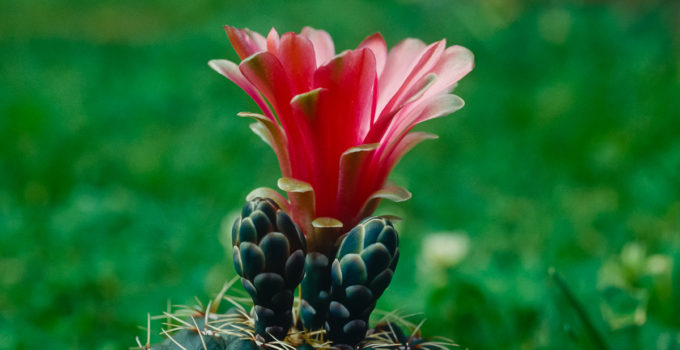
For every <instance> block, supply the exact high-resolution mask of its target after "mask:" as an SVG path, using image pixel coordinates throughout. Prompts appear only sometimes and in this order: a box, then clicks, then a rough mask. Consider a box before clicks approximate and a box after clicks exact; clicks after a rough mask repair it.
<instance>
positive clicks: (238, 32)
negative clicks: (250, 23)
mask: <svg viewBox="0 0 680 350" xmlns="http://www.w3.org/2000/svg"><path fill="white" fill-rule="evenodd" d="M224 30H225V31H226V32H227V37H229V42H231V46H232V47H233V48H234V51H236V54H237V55H238V57H240V58H241V59H245V58H246V57H248V56H250V55H252V54H254V53H256V52H260V51H265V50H266V49H267V40H265V38H264V37H263V36H262V35H260V34H259V33H256V32H253V31H252V30H250V29H248V28H246V29H238V28H234V27H232V26H224Z"/></svg>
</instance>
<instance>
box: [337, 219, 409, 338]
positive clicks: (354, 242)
mask: <svg viewBox="0 0 680 350" xmlns="http://www.w3.org/2000/svg"><path fill="white" fill-rule="evenodd" d="M398 260H399V238H398V236H397V232H396V230H395V229H394V226H392V223H390V221H389V220H387V219H385V218H379V217H369V218H366V219H364V220H363V221H362V222H361V223H360V224H359V225H357V226H356V227H354V228H353V229H352V230H351V231H350V232H349V233H347V235H346V236H345V238H344V239H343V240H342V243H341V245H340V248H339V249H338V253H337V256H336V259H335V261H334V262H333V264H332V267H331V302H330V304H329V308H328V318H327V323H326V332H327V336H328V339H329V340H331V341H333V342H334V343H337V344H347V345H350V346H354V345H356V344H357V343H359V342H360V341H361V340H362V339H363V338H364V337H365V335H366V331H367V330H368V318H369V316H370V314H371V312H372V311H373V309H374V308H375V305H376V302H377V300H378V298H379V297H380V296H381V295H382V293H383V292H384V291H385V289H386V288H387V286H388V285H389V283H390V281H391V280H392V276H393V274H394V269H395V267H396V265H397V261H398Z"/></svg>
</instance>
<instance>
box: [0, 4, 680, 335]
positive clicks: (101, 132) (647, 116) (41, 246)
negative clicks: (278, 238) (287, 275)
mask: <svg viewBox="0 0 680 350" xmlns="http://www.w3.org/2000/svg"><path fill="white" fill-rule="evenodd" d="M678 4H679V2H677V1H667V2H659V1H653V0H648V1H642V0H640V1H633V0H628V1H611V2H605V1H600V2H596V3H590V2H587V1H564V2H558V1H521V0H509V1H506V0H484V1H482V0H479V1H473V0H461V1H445V0H430V1H418V0H410V1H406V0H403V1H396V2H384V3H383V2H378V1H376V2H369V1H364V2H362V1H356V0H348V1H343V2H338V1H329V0H319V1H304V2H299V1H286V2H284V1H262V0H251V1H241V0H198V1H179V0H165V1H159V0H151V1H132V0H117V1H115V0H103V1H86V0H64V1H56V0H16V1H3V2H0V82H1V84H0V349H38V348H40V349H123V348H127V347H128V346H133V345H134V337H135V336H137V335H139V336H141V337H142V338H144V334H145V331H144V330H142V329H140V328H139V326H142V325H145V323H146V315H147V313H151V314H152V315H154V314H160V313H161V312H162V311H163V310H165V308H166V303H167V302H168V300H171V301H172V302H173V303H179V304H182V303H192V301H193V297H194V296H197V297H199V298H200V299H202V300H207V298H209V297H211V296H213V295H214V294H215V293H217V292H218V290H219V289H220V287H221V286H222V284H223V283H224V282H225V281H227V280H229V279H231V278H232V277H233V276H234V272H233V268H232V266H231V263H230V261H231V259H230V258H229V257H228V256H229V254H230V253H229V251H230V248H229V247H228V244H227V245H224V244H222V243H223V242H225V241H226V237H227V234H226V233H225V232H226V231H225V230H227V229H228V227H229V225H230V224H231V222H229V221H228V219H229V218H230V217H231V215H234V213H235V211H236V210H238V209H239V208H240V207H241V206H242V203H243V201H244V196H245V195H246V194H247V193H248V192H249V191H250V190H251V189H253V188H255V187H259V186H274V185H275V179H276V178H277V177H278V174H279V173H278V169H277V168H276V161H275V158H274V156H273V154H272V152H271V151H270V150H269V149H268V148H267V147H266V146H265V145H264V144H263V143H262V142H260V140H259V139H258V138H257V137H256V136H254V135H252V134H251V133H250V130H249V129H248V127H247V124H248V122H247V121H245V120H242V119H240V118H236V117H235V115H236V113H237V112H239V111H243V110H246V111H255V110H256V107H255V106H254V104H253V103H252V102H251V101H249V100H248V99H247V98H246V95H245V94H244V93H243V92H242V91H240V90H239V89H238V88H237V87H236V86H235V85H233V84H232V83H230V82H229V81H227V80H226V79H224V78H223V77H221V76H219V75H218V74H216V73H214V72H213V71H212V70H210V69H209V68H208V66H207V64H206V62H207V61H208V60H209V59H212V58H229V59H235V58H236V55H235V54H234V53H233V51H232V50H231V48H230V46H229V44H228V41H227V39H226V36H225V34H224V32H223V31H222V28H221V26H222V25H223V24H232V25H235V26H238V27H250V28H251V29H254V30H257V31H260V32H267V31H268V30H269V28H271V27H272V26H275V27H276V28H277V29H278V30H279V32H285V31H299V30H300V29H301V28H302V27H303V26H304V25H311V26H314V27H317V28H323V29H326V30H327V31H329V32H330V33H331V35H332V36H333V37H334V39H335V42H336V47H337V48H338V49H346V48H353V47H355V46H356V45H357V44H358V43H359V42H360V40H361V39H362V38H363V37H365V36H366V35H368V34H370V33H372V32H375V31H380V32H382V33H383V35H384V36H385V38H386V40H387V42H388V44H389V45H394V44H395V43H397V42H398V41H399V40H401V39H403V38H405V37H408V36H412V37H418V38H421V39H423V40H425V41H427V42H432V41H435V40H438V39H440V38H442V37H446V38H447V39H448V40H449V43H456V44H461V45H464V46H466V47H468V48H470V49H471V50H472V51H473V52H474V53H475V55H476V68H475V70H474V71H473V72H472V73H471V74H470V75H469V76H468V77H466V78H465V79H463V80H462V81H461V83H460V86H459V88H458V89H457V94H459V95H460V96H461V97H463V98H464V99H465V100H466V102H467V105H466V107H465V108H464V109H463V110H461V111H459V112H457V113H455V114H454V115H453V116H451V117H448V118H444V119H441V120H436V121H432V122H430V123H429V124H426V125H424V126H423V127H422V128H421V129H424V130H430V131H437V132H438V134H439V135H440V139H439V140H437V141H430V142H428V143H425V144H423V145H421V146H419V147H418V148H416V149H415V150H414V151H412V153H411V154H409V155H408V156H407V157H406V158H405V159H404V161H403V162H402V163H400V164H399V166H398V167H397V168H396V170H395V172H394V174H393V176H392V178H393V179H394V180H395V181H396V182H398V183H400V184H402V185H405V186H406V187H407V188H409V189H410V190H411V191H412V192H413V194H414V197H413V199H412V200H410V201H409V202H406V203H402V204H399V205H394V204H385V205H384V206H383V207H382V208H381V210H382V211H390V212H395V213H397V214H398V215H400V216H402V217H404V218H406V220H405V221H404V222H402V223H401V224H400V225H401V227H400V233H401V237H402V248H403V255H402V261H401V262H400V266H399V268H398V269H397V274H396V277H395V281H394V282H393V285H392V287H390V289H389V290H388V292H387V293H386V294H385V297H383V300H381V303H380V304H379V306H378V307H379V308H380V309H383V310H392V309H394V308H397V307H398V308H399V309H400V310H401V311H400V312H401V313H402V314H409V313H421V315H420V316H416V317H414V318H413V321H416V322H417V321H418V320H419V319H420V318H423V317H426V318H427V319H428V321H427V322H426V323H425V325H424V326H423V331H424V334H425V335H441V336H446V337H449V338H452V339H453V340H455V341H456V342H458V343H459V344H461V345H462V346H463V348H466V347H469V348H471V349H534V348H546V349H569V348H575V349H581V348H594V347H595V346H596V342H595V341H594V338H593V336H592V335H591V333H589V328H588V327H587V326H586V325H585V323H584V321H583V320H582V319H581V318H580V317H579V315H578V311H577V310H578V307H575V304H574V303H570V302H569V300H568V299H567V298H566V297H565V293H564V290H563V289H560V287H559V284H558V283H557V282H556V280H555V279H553V278H551V277H550V275H549V274H548V270H549V268H550V267H554V269H555V271H557V273H558V275H560V276H562V279H561V280H562V281H563V282H564V285H565V286H566V287H567V288H568V290H569V291H570V292H571V293H572V294H573V296H574V297H575V299H576V300H577V301H578V304H579V305H581V308H582V310H584V311H585V313H586V314H587V315H588V318H589V320H590V322H591V323H592V324H593V328H594V329H596V330H597V332H598V333H599V334H600V336H601V337H602V338H603V339H604V342H606V343H607V344H608V345H609V346H610V347H611V348H615V349H637V348H639V349H680V190H679V189H680V6H679V5H678ZM159 327H160V324H158V322H156V323H155V324H154V330H155V331H158V330H159ZM154 334H156V332H154ZM154 339H155V340H158V339H160V337H159V336H157V335H154Z"/></svg>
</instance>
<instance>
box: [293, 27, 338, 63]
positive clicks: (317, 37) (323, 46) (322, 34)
mask: <svg viewBox="0 0 680 350" xmlns="http://www.w3.org/2000/svg"><path fill="white" fill-rule="evenodd" d="M300 35H302V36H304V37H306V38H307V39H309V41H311V42H312V44H313V45H314V56H315V59H316V65H317V66H320V65H322V64H324V63H326V61H328V60H329V59H331V57H333V56H335V44H333V39H332V38H331V36H330V35H329V34H328V33H327V32H326V31H325V30H318V29H314V28H312V27H304V28H302V31H301V32H300Z"/></svg>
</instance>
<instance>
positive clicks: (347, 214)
mask: <svg viewBox="0 0 680 350" xmlns="http://www.w3.org/2000/svg"><path fill="white" fill-rule="evenodd" d="M378 146H379V145H378V144H377V143H372V144H365V145H359V146H355V147H352V148H350V149H348V150H346V151H345V152H343V153H342V155H341V156H340V173H339V174H338V194H337V200H336V208H335V211H336V212H337V213H339V214H338V216H339V217H340V218H342V219H345V220H346V219H351V218H352V217H351V216H352V214H353V212H355V211H356V210H357V209H359V208H355V207H354V206H356V204H357V199H358V198H356V197H357V192H358V188H359V185H360V184H361V181H363V180H364V179H363V178H362V175H363V174H364V171H363V170H364V169H365V168H366V160H367V159H368V158H369V156H371V155H372V154H373V152H374V151H375V150H376V149H377V148H378Z"/></svg>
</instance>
